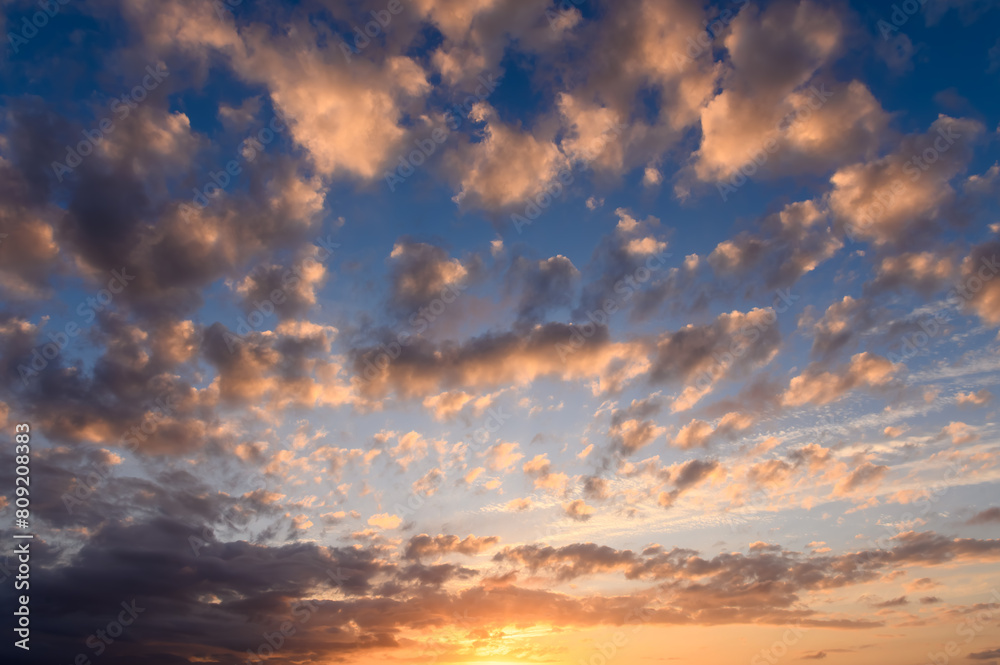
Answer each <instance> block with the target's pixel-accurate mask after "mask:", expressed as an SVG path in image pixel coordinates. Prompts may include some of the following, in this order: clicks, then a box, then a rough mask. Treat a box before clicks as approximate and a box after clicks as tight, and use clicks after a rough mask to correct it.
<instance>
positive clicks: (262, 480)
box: [188, 473, 270, 557]
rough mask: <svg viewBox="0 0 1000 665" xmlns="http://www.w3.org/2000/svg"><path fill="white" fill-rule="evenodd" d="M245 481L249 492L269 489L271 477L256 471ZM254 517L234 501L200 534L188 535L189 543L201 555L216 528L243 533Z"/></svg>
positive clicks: (203, 527)
mask: <svg viewBox="0 0 1000 665" xmlns="http://www.w3.org/2000/svg"><path fill="white" fill-rule="evenodd" d="M243 482H244V484H245V485H246V486H248V487H250V488H252V489H251V490H250V492H249V493H253V492H257V491H261V490H263V491H267V490H268V488H269V486H270V479H269V477H268V476H267V475H265V474H262V473H254V474H253V475H251V476H250V477H249V478H247V479H246V480H245V481H243ZM244 497H245V495H244ZM253 517H254V515H253V513H251V512H249V511H246V510H244V509H243V506H242V504H240V503H239V502H236V501H234V502H233V503H230V504H229V505H228V506H226V507H225V508H224V509H223V510H222V511H220V512H219V514H218V515H216V516H215V519H214V520H213V521H212V522H209V523H207V524H204V525H202V527H201V535H200V536H196V535H194V534H192V535H190V536H188V545H190V546H191V551H192V552H193V553H194V555H195V556H196V557H200V556H201V550H202V549H204V548H205V547H208V546H209V545H210V544H211V543H212V541H213V540H214V539H215V528H218V527H223V528H228V529H229V531H230V532H232V533H233V534H241V533H244V532H245V531H247V530H248V529H249V528H250V522H251V521H252V519H253ZM213 527H214V528H213Z"/></svg>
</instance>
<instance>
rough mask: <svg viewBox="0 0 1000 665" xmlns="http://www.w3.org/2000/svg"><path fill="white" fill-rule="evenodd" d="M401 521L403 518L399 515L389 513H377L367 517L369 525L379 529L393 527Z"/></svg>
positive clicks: (397, 525)
mask: <svg viewBox="0 0 1000 665" xmlns="http://www.w3.org/2000/svg"><path fill="white" fill-rule="evenodd" d="M402 523H403V519H402V518H401V517H400V516H399V515H390V514H389V513H379V514H378V515H372V516H371V517H369V518H368V525H369V526H375V527H378V528H380V529H395V528H397V527H399V525H400V524H402Z"/></svg>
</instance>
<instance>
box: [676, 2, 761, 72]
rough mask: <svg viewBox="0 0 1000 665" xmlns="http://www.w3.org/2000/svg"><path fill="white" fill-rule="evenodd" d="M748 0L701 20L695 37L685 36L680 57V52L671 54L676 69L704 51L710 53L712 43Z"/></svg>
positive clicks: (696, 57) (698, 56) (692, 60)
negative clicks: (700, 28) (700, 25)
mask: <svg viewBox="0 0 1000 665" xmlns="http://www.w3.org/2000/svg"><path fill="white" fill-rule="evenodd" d="M748 2H750V0H740V3H739V6H737V7H736V8H735V9H731V8H727V9H724V10H722V12H721V13H720V14H719V15H718V16H716V17H715V18H707V19H705V20H704V21H702V26H703V27H704V30H702V31H701V32H699V33H698V36H697V37H688V38H687V48H685V49H684V56H683V57H682V56H681V54H680V53H676V52H675V53H674V54H673V59H674V64H675V65H677V69H684V67H685V66H686V65H687V64H688V63H689V62H694V61H695V60H697V59H698V58H700V57H701V56H703V55H704V54H705V53H709V54H711V53H712V43H713V42H715V40H716V39H718V37H719V35H720V34H722V31H723V30H725V29H726V27H727V26H728V25H729V24H730V23H731V22H732V21H733V19H734V18H736V16H737V15H738V14H739V13H740V10H741V9H742V8H743V7H744V6H745V5H746V4H747V3H748Z"/></svg>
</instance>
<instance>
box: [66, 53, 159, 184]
mask: <svg viewBox="0 0 1000 665" xmlns="http://www.w3.org/2000/svg"><path fill="white" fill-rule="evenodd" d="M168 76H170V71H169V70H167V67H166V65H164V64H163V63H162V62H158V63H156V67H155V68H154V67H153V65H146V75H145V76H144V77H143V78H142V82H141V83H140V84H139V85H136V86H135V87H134V88H132V89H131V90H129V91H128V92H126V93H124V94H123V95H122V96H121V97H118V98H117V99H115V100H114V101H112V102H111V104H110V105H109V106H108V108H109V109H110V111H111V113H112V114H114V116H116V117H113V118H112V117H110V116H109V117H105V118H103V119H102V120H101V121H100V122H99V123H97V127H95V128H94V129H85V130H83V132H82V134H83V140H81V141H80V142H79V143H77V144H76V146H69V145H68V146H66V159H65V162H52V172H53V173H55V175H56V178H57V179H58V180H59V182H62V181H63V177H64V176H65V175H66V174H67V173H72V172H73V170H74V169H75V168H76V167H78V166H80V164H82V163H83V160H84V158H85V157H89V156H90V155H92V154H93V153H94V151H95V150H97V146H98V144H99V143H100V142H101V141H103V140H104V137H105V136H106V135H108V134H111V133H112V132H114V131H115V127H116V126H117V124H118V123H119V122H121V121H123V120H125V118H127V117H128V116H129V115H130V114H131V113H132V111H133V110H134V109H137V108H139V104H141V103H142V102H143V101H145V99H146V98H147V97H148V96H149V93H150V92H152V91H153V90H156V88H158V87H159V85H160V84H161V83H163V80H164V79H165V78H167V77H168Z"/></svg>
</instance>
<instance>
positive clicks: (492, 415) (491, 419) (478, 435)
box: [471, 406, 511, 450]
mask: <svg viewBox="0 0 1000 665" xmlns="http://www.w3.org/2000/svg"><path fill="white" fill-rule="evenodd" d="M510 419H511V415H510V414H509V413H504V410H503V407H502V406H498V407H496V408H493V407H492V406H491V407H488V408H487V409H486V417H485V418H484V419H483V421H482V424H481V425H480V426H479V427H477V428H476V429H475V430H474V431H473V432H472V441H473V443H474V444H475V445H474V446H471V448H472V449H473V450H479V449H480V448H482V447H484V446H486V444H488V443H489V442H490V439H491V437H492V436H493V435H494V434H496V433H497V432H499V431H500V428H502V427H503V426H504V424H505V423H506V422H507V421H508V420H510Z"/></svg>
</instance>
